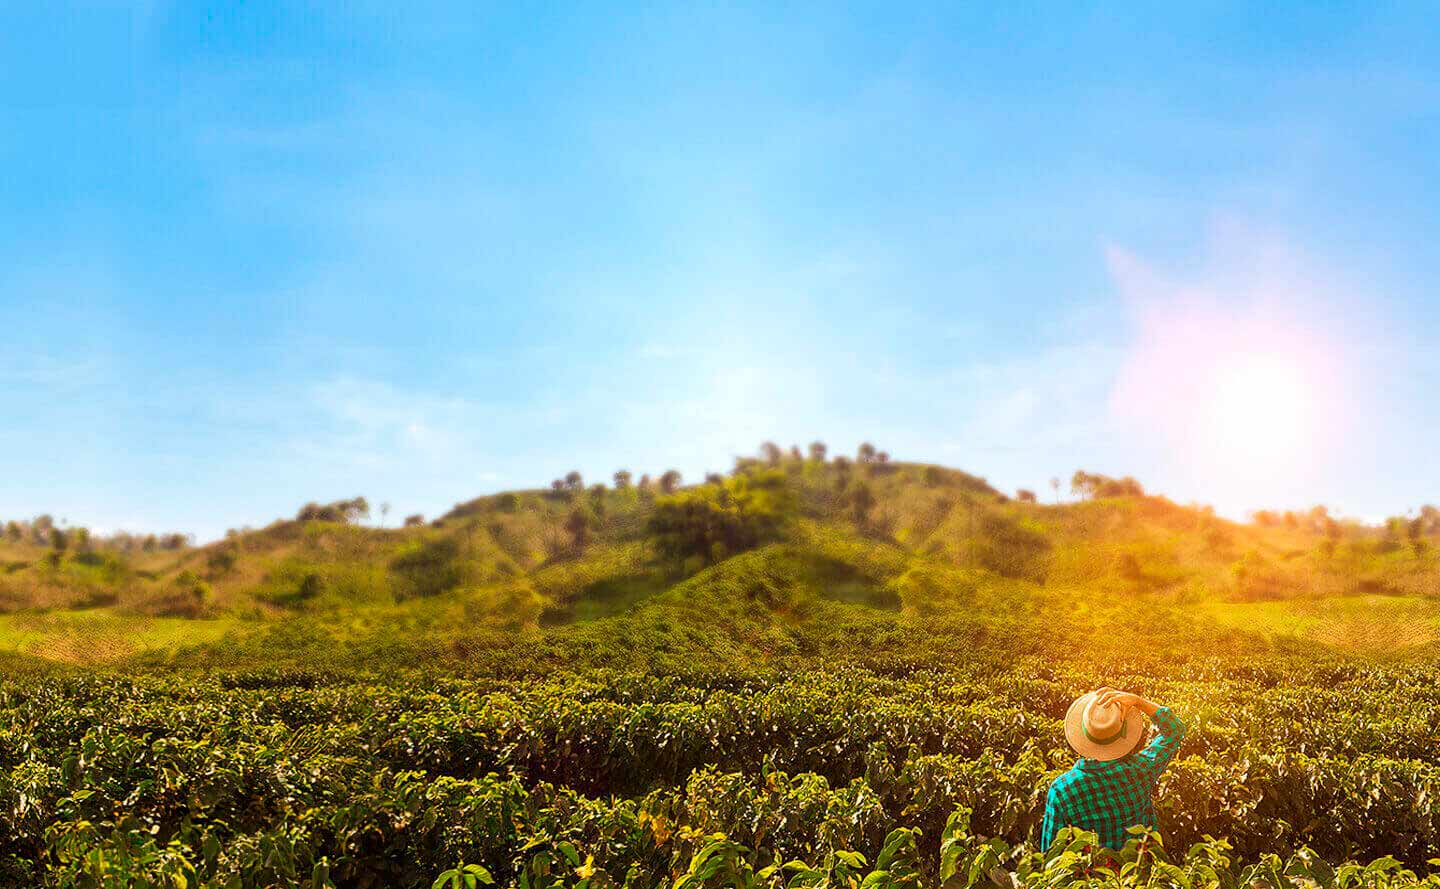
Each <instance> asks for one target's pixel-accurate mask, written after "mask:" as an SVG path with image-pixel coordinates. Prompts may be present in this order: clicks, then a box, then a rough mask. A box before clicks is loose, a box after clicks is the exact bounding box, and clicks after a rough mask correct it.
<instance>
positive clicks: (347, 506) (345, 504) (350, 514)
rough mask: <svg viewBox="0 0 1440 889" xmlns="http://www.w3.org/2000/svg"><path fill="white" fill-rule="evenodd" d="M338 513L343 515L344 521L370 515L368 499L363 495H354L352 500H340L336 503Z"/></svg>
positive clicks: (354, 520) (364, 517) (356, 519)
mask: <svg viewBox="0 0 1440 889" xmlns="http://www.w3.org/2000/svg"><path fill="white" fill-rule="evenodd" d="M338 505H339V507H340V513H341V514H342V515H343V516H345V521H346V522H358V521H360V520H361V519H367V518H369V517H370V501H369V500H366V499H365V498H364V497H356V498H355V499H354V500H342V501H340V503H339V504H338Z"/></svg>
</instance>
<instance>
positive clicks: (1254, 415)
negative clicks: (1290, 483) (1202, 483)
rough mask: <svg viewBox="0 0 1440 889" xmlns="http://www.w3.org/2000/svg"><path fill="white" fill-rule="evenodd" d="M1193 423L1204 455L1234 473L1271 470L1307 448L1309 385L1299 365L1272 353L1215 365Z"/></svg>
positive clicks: (1310, 444)
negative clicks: (1205, 395) (1205, 452)
mask: <svg viewBox="0 0 1440 889" xmlns="http://www.w3.org/2000/svg"><path fill="white" fill-rule="evenodd" d="M1204 388H1208V390H1209V392H1208V401H1207V403H1205V404H1203V405H1201V406H1200V407H1201V410H1200V411H1199V413H1198V416H1197V420H1198V421H1199V422H1198V423H1197V426H1198V429H1197V430H1196V431H1197V433H1198V434H1199V438H1200V442H1199V443H1200V444H1201V446H1202V447H1203V448H1204V449H1205V450H1207V451H1209V456H1210V457H1211V458H1212V459H1214V460H1216V461H1218V462H1221V463H1223V464H1224V465H1227V466H1229V467H1231V468H1232V469H1235V470H1244V469H1250V470H1252V471H1274V470H1280V469H1283V468H1284V467H1285V466H1286V465H1287V464H1288V463H1290V462H1292V461H1300V460H1303V459H1304V457H1305V454H1306V452H1307V449H1310V448H1313V444H1314V442H1313V437H1314V436H1315V434H1316V428H1315V423H1314V419H1315V418H1314V412H1313V404H1314V393H1313V391H1312V389H1313V386H1312V384H1311V382H1310V381H1309V380H1308V379H1307V374H1306V372H1305V368H1304V366H1303V364H1302V363H1301V362H1299V361H1297V360H1295V359H1294V358H1291V357H1288V356H1285V355H1278V354H1249V355H1235V356H1228V357H1226V358H1225V359H1223V360H1221V361H1219V362H1217V363H1216V365H1215V366H1214V369H1213V374H1212V375H1211V380H1210V384H1209V386H1208V387H1204Z"/></svg>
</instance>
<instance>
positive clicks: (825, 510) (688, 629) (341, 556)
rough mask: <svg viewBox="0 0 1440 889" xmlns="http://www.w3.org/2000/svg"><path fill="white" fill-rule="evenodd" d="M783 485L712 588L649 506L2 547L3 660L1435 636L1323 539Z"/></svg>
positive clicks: (1401, 570)
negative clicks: (1191, 636) (578, 523)
mask: <svg viewBox="0 0 1440 889" xmlns="http://www.w3.org/2000/svg"><path fill="white" fill-rule="evenodd" d="M781 468H782V470H783V471H784V473H785V474H786V477H787V487H788V489H789V490H790V492H791V493H792V494H793V496H794V499H795V502H796V504H797V507H796V512H795V516H794V521H792V522H791V524H790V525H789V527H788V529H787V530H786V532H785V534H784V535H783V539H782V540H781V541H780V542H779V543H776V544H772V545H770V546H768V547H765V548H763V549H760V550H757V551H753V552H749V553H742V554H740V555H736V556H733V557H731V558H729V559H726V560H724V561H722V562H721V563H720V564H718V565H715V566H713V567H709V568H704V569H703V570H699V571H698V573H696V571H697V569H699V568H700V566H698V565H690V566H689V567H688V568H685V567H682V566H677V565H675V564H671V563H666V562H663V561H662V560H659V559H658V558H657V557H656V548H655V546H654V541H653V540H652V539H650V538H649V537H648V536H647V534H646V532H645V522H646V519H647V517H648V515H649V513H650V510H651V509H652V508H653V506H652V501H653V495H651V494H649V493H642V492H637V491H636V490H634V489H630V490H626V491H616V490H609V491H606V492H604V493H603V494H594V493H592V492H590V491H580V492H575V493H574V494H573V495H559V496H557V495H555V494H553V493H552V492H545V491H520V492H513V493H510V494H502V495H495V496H490V497H483V498H479V499H476V500H473V501H470V502H467V503H464V504H461V505H460V506H458V507H456V509H455V510H453V511H452V512H451V513H450V514H448V515H447V516H445V517H443V518H442V519H441V520H440V521H438V522H436V523H435V524H434V525H433V526H428V527H421V528H408V529H392V530H380V529H373V528H363V527H348V526H344V525H337V524H332V523H321V522H310V523H304V524H302V523H297V522H277V523H276V524H274V525H272V526H270V527H269V528H266V529H263V530H260V531H256V532H251V533H248V534H245V535H243V536H241V537H239V538H236V539H233V540H230V541H226V542H223V543H217V544H213V545H211V546H208V547H204V548H200V549H195V550H190V551H186V552H184V553H178V554H177V553H155V554H145V555H142V556H138V557H136V558H126V559H114V558H111V559H105V558H98V557H91V558H88V559H76V558H74V557H67V558H66V559H64V560H63V561H62V562H61V564H60V565H59V566H54V565H50V564H47V562H46V560H45V558H44V557H45V553H44V552H43V551H42V550H39V549H37V548H35V547H29V546H24V545H15V544H8V543H7V544H0V605H3V607H4V610H6V611H8V612H10V613H9V614H5V615H0V651H9V652H19V653H27V654H34V655H39V656H42V657H46V658H51V659H55V660H64V661H74V662H94V661H101V660H112V659H117V658H122V657H128V656H132V655H136V654H147V653H148V655H149V656H150V657H151V658H154V657H156V656H157V654H156V652H159V651H166V652H168V651H173V650H175V649H183V648H192V649H193V648H194V647H195V646H202V648H201V650H200V652H199V653H197V652H194V651H192V652H191V653H190V656H196V657H201V658H202V659H205V658H209V659H221V660H223V659H225V658H226V657H250V656H255V655H257V654H259V653H261V652H269V653H274V652H279V651H284V650H286V649H291V650H296V651H309V650H312V649H315V648H316V647H317V646H319V647H324V646H330V648H331V650H333V651H335V652H336V653H337V655H338V653H339V652H340V651H342V650H344V651H350V652H352V653H356V652H364V651H369V652H371V653H372V654H373V653H374V652H375V651H380V650H384V651H387V652H393V651H397V650H404V651H408V652H409V655H408V656H409V657H412V658H435V657H457V658H462V659H463V658H485V657H490V658H495V657H499V656H501V655H500V653H502V652H503V653H506V656H510V655H511V654H513V653H514V651H515V648H516V647H517V646H524V649H525V653H526V656H527V657H533V658H534V659H535V662H536V663H540V662H543V661H544V660H545V658H547V657H549V658H552V659H553V660H554V662H556V663H560V662H563V661H564V659H565V658H567V657H581V658H585V657H592V654H591V653H592V652H596V651H599V652H602V654H601V655H593V657H595V658H597V659H599V660H603V659H604V656H607V655H604V654H603V653H604V652H606V651H609V646H610V645H611V644H612V643H613V644H615V645H616V646H618V647H624V646H625V645H629V646H630V647H631V648H636V647H639V648H643V649H645V650H646V651H647V652H648V653H649V654H647V655H646V656H653V657H656V658H660V659H662V660H665V659H672V660H674V661H675V662H677V663H683V662H684V660H685V659H686V658H689V657H694V658H702V659H704V658H711V659H717V660H718V659H723V658H727V657H728V658H732V659H738V660H744V659H746V658H755V659H767V658H775V657H785V656H794V655H804V654H808V653H815V652H818V651H822V650H823V651H827V652H832V653H837V654H843V653H844V650H845V647H846V645H847V644H848V643H847V638H848V639H854V638H858V637H859V634H860V633H861V632H862V630H863V633H864V634H865V639H866V644H867V645H871V646H876V645H878V646H880V647H882V648H884V647H885V646H887V645H888V646H892V647H893V648H894V650H895V651H896V653H897V654H899V653H902V652H903V651H905V650H906V649H907V647H909V648H913V647H914V646H916V645H922V646H923V645H926V644H931V643H930V642H929V641H927V640H939V641H936V642H935V643H934V644H937V645H952V644H954V640H956V639H966V638H971V639H975V638H979V637H981V636H985V637H986V638H993V637H995V636H996V635H1007V634H1008V635H1011V636H1015V635H1022V636H1023V635H1024V634H1025V633H1033V632H1045V631H1047V628H1050V629H1053V628H1054V627H1056V626H1063V627H1069V628H1072V629H1074V628H1080V629H1083V630H1085V631H1087V632H1088V631H1092V630H1095V629H1097V628H1098V627H1099V626H1100V625H1101V624H1102V623H1107V622H1108V623H1113V622H1116V621H1121V622H1123V621H1127V620H1133V619H1135V618H1134V614H1136V613H1140V614H1152V615H1153V614H1157V613H1165V612H1169V613H1173V614H1175V615H1182V616H1185V619H1187V620H1205V621H1213V625H1214V628H1215V632H1217V633H1220V632H1223V628H1224V627H1230V628H1234V629H1237V630H1241V631H1245V632H1258V633H1260V634H1261V635H1263V636H1266V637H1268V638H1279V637H1285V636H1295V635H1298V636H1302V637H1307V638H1311V639H1317V640H1320V641H1324V642H1327V643H1331V644H1335V645H1340V646H1350V647H1362V648H1375V647H1381V648H1384V647H1390V648H1394V647H1403V646H1410V645H1422V644H1427V643H1430V642H1433V641H1434V640H1435V639H1436V638H1437V637H1440V624H1437V620H1436V619H1435V618H1434V617H1433V616H1432V615H1431V612H1432V611H1433V610H1434V609H1433V602H1432V600H1431V599H1429V598H1428V596H1429V595H1430V594H1432V593H1434V592H1435V591H1436V590H1437V587H1440V584H1436V583H1435V581H1436V579H1437V577H1440V572H1437V568H1436V562H1435V559H1434V558H1433V557H1432V556H1429V555H1427V554H1417V553H1416V552H1414V551H1412V550H1411V549H1410V548H1402V549H1399V550H1395V551H1390V552H1386V551H1383V550H1384V549H1385V548H1384V547H1378V546H1376V545H1375V541H1371V540H1365V539H1355V540H1351V541H1348V542H1346V543H1344V544H1342V546H1341V547H1340V548H1339V550H1338V551H1337V552H1335V553H1334V554H1327V553H1325V552H1324V550H1323V547H1322V538H1321V537H1320V536H1319V535H1317V534H1314V533H1310V532H1308V531H1305V530H1302V529H1295V528H1285V527H1279V528H1265V529H1262V528H1257V527H1253V526H1241V525H1236V524H1233V523H1230V522H1226V521H1224V520H1221V519H1218V518H1215V517H1214V516H1212V515H1209V514H1207V513H1206V512H1204V511H1201V510H1197V509H1191V508H1186V507H1181V506H1177V505H1175V504H1173V503H1170V502H1168V501H1166V500H1164V499H1162V498H1151V497H1145V498H1124V499H1112V500H1102V501H1094V502H1084V503H1072V504H1065V505H1043V504H1027V503H1018V502H1014V501H1010V500H1007V499H1006V498H1003V497H1001V496H1000V495H999V494H998V493H997V492H995V491H993V490H992V489H990V488H989V487H988V486H987V485H985V484H984V483H983V481H982V480H980V479H977V478H975V477H973V476H968V475H966V474H964V473H959V472H955V471H953V470H943V469H940V468H936V467H925V466H920V465H914V464H895V465H891V466H889V467H885V468H877V469H869V470H867V469H865V468H863V467H857V468H854V469H852V470H851V471H850V472H849V473H845V472H842V471H841V470H840V469H839V468H837V467H836V466H834V465H833V464H820V463H815V462H812V461H786V462H784V463H783V464H782V466H781ZM862 482H863V483H864V484H865V485H867V486H868V487H869V489H870V490H871V491H872V492H873V495H874V500H875V504H874V506H873V508H872V509H871V510H870V511H869V513H868V515H867V517H866V519H865V521H864V522H863V523H860V522H857V521H856V518H855V516H854V514H853V513H854V511H853V506H852V503H853V499H852V492H853V491H854V490H855V487H856V486H857V485H858V484H860V483H862ZM577 504H583V505H585V507H586V508H587V509H589V510H590V511H591V513H592V514H593V515H594V516H595V522H594V529H593V531H592V532H591V539H590V540H589V541H587V544H586V546H585V547H584V548H583V550H582V551H579V552H576V551H575V550H574V549H573V547H572V546H571V544H570V539H569V534H568V533H567V531H566V525H565V523H566V518H567V516H568V515H569V514H570V513H571V511H572V510H573V509H574V508H575V506H576V505H577ZM1352 533H1354V532H1352ZM87 604H88V605H89V606H91V607H89V608H87V609H85V610H75V609H76V607H77V606H82V605H87ZM97 605H98V606H101V607H96V606H97ZM1137 606H1138V607H1137ZM1042 617H1044V618H1045V619H1044V620H1042V619H1041V618H1042ZM196 618H203V619H196ZM1397 625H1398V626H1401V627H1402V628H1403V629H1404V631H1403V632H1388V631H1387V630H1386V629H1385V628H1386V627H1392V626H1397ZM221 638H226V639H228V642H227V644H226V645H225V646H222V647H216V646H214V645H213V644H212V643H215V642H216V640H219V639H221ZM627 640H628V641H627ZM335 646H342V648H335ZM345 646H348V648H345ZM367 646H368V648H367ZM227 653H228V654H227ZM613 654H614V656H616V657H622V656H623V655H622V654H620V653H619V652H618V651H617V652H613Z"/></svg>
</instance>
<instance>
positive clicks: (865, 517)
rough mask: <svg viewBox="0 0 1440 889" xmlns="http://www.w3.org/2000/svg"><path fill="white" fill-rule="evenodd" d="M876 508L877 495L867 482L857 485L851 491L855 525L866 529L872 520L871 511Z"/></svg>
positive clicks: (851, 506) (851, 510)
mask: <svg viewBox="0 0 1440 889" xmlns="http://www.w3.org/2000/svg"><path fill="white" fill-rule="evenodd" d="M874 506H875V494H874V493H873V492H872V491H871V490H870V486H869V485H868V484H866V483H865V482H863V481H862V482H861V483H860V484H858V485H856V486H855V487H854V488H853V489H851V491H850V514H851V515H852V516H854V518H855V524H857V525H859V526H860V527H862V528H863V527H865V525H866V524H867V523H868V522H869V519H870V510H871V509H873V508H874Z"/></svg>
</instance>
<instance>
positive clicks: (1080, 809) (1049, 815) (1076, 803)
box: [1040, 707, 1185, 850]
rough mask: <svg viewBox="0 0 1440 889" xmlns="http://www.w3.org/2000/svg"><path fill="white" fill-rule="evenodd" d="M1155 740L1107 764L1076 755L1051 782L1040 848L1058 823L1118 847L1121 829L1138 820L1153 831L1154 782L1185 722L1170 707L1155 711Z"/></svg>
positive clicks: (1045, 845)
mask: <svg viewBox="0 0 1440 889" xmlns="http://www.w3.org/2000/svg"><path fill="white" fill-rule="evenodd" d="M1153 721H1154V723H1155V738H1154V739H1153V740H1152V741H1151V742H1150V743H1149V744H1148V745H1147V746H1146V747H1145V749H1144V750H1141V751H1139V752H1137V753H1132V754H1130V755H1129V756H1122V757H1121V758H1119V759H1115V760H1111V761H1110V762H1101V761H1099V760H1095V759H1080V760H1078V761H1076V763H1075V767H1074V768H1072V769H1071V770H1070V771H1068V772H1066V773H1065V774H1063V775H1061V776H1060V777H1059V778H1056V779H1055V783H1054V784H1052V785H1050V795H1049V797H1047V798H1046V800H1045V824H1044V826H1043V827H1041V828H1040V848H1041V849H1049V848H1050V844H1051V843H1052V842H1054V840H1055V834H1056V833H1058V832H1059V831H1060V828H1062V827H1079V828H1083V829H1085V830H1093V831H1095V833H1096V834H1098V835H1099V837H1100V843H1101V845H1103V846H1105V848H1107V849H1115V850H1119V849H1121V848H1122V847H1124V845H1125V841H1126V840H1127V839H1129V836H1128V835H1127V834H1126V833H1125V829H1126V828H1128V827H1132V826H1134V825H1136V824H1142V825H1144V826H1145V827H1149V828H1151V829H1152V830H1153V829H1156V827H1157V826H1156V823H1155V804H1154V802H1153V801H1152V800H1151V795H1152V794H1153V793H1154V792H1155V782H1156V780H1157V779H1158V778H1159V777H1160V773H1161V772H1163V771H1164V770H1165V766H1166V765H1168V764H1169V763H1170V758H1171V757H1172V756H1174V755H1175V751H1176V749H1177V748H1179V746H1180V742H1181V741H1182V740H1184V738H1185V723H1183V722H1181V721H1180V717H1178V716H1176V715H1175V714H1174V713H1171V712H1170V708H1169V707H1161V708H1160V709H1158V710H1156V711H1155V717H1154V720H1153Z"/></svg>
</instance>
